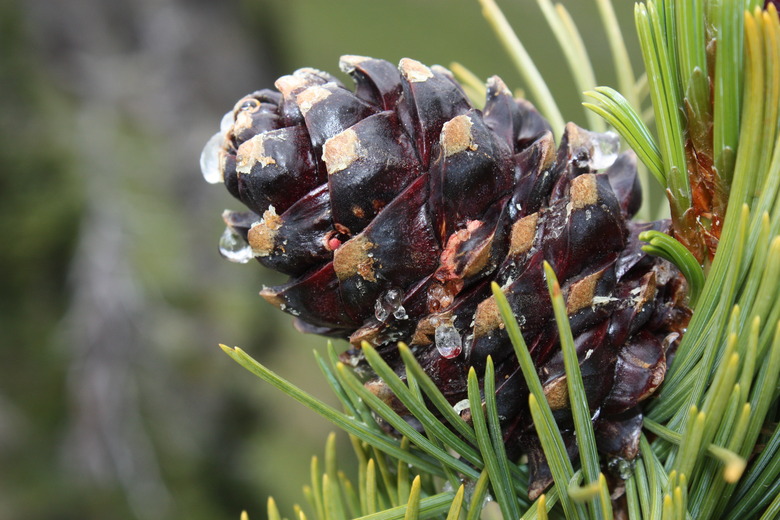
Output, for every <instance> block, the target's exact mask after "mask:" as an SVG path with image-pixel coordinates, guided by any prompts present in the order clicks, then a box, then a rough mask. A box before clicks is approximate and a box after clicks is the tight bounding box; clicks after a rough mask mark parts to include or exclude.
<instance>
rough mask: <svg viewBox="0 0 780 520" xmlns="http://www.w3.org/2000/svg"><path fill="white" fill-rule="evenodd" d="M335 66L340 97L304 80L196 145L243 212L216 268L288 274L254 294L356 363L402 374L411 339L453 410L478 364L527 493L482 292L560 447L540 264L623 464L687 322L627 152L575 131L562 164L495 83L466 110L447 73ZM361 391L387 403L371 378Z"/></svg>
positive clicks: (535, 117) (602, 426)
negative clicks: (491, 384) (508, 328)
mask: <svg viewBox="0 0 780 520" xmlns="http://www.w3.org/2000/svg"><path fill="white" fill-rule="evenodd" d="M341 68H342V70H344V71H345V72H347V73H348V74H349V75H351V76H352V78H353V79H354V80H355V83H356V90H355V92H354V93H353V92H352V91H350V90H348V89H346V88H345V87H344V86H343V85H342V84H341V83H340V82H339V81H338V80H337V79H336V78H334V77H333V76H331V75H329V74H326V73H323V72H321V71H317V70H313V69H301V70H298V71H296V72H295V73H293V74H292V75H289V76H284V77H282V78H280V79H279V80H277V82H276V88H277V89H278V92H275V91H270V90H261V91H258V92H255V93H253V94H251V95H249V96H246V97H245V98H243V99H242V100H240V101H239V102H238V103H237V104H236V106H235V108H234V109H233V111H232V112H229V113H228V114H226V117H225V118H224V119H223V126H222V131H221V132H219V133H218V134H217V135H215V136H214V137H213V138H212V140H211V141H210V142H209V144H207V146H206V149H205V150H204V155H203V158H202V166H203V168H204V174H205V175H206V176H207V178H210V179H211V180H212V181H220V180H224V183H225V185H226V186H227V188H228V190H229V191H230V193H232V194H233V195H234V196H235V197H237V198H238V199H239V200H241V201H242V202H243V203H244V204H245V205H246V206H247V207H248V208H249V210H250V211H249V212H241V213H235V212H230V211H226V212H225V213H224V215H223V217H224V220H225V222H226V223H227V226H228V229H227V230H226V235H225V236H224V237H223V250H225V253H226V254H227V255H228V256H231V257H233V258H235V259H239V260H247V259H249V258H251V257H254V258H257V260H259V261H260V263H262V264H263V265H265V266H267V267H270V268H272V269H275V270H277V271H281V272H283V273H285V274H288V275H290V277H291V278H290V281H289V283H287V284H285V285H282V286H279V287H270V288H264V289H263V290H262V292H261V295H262V296H263V297H264V298H265V299H266V300H267V301H269V302H270V303H272V304H274V305H276V306H277V307H279V308H280V309H282V310H283V311H285V312H288V313H290V314H292V315H293V316H295V317H296V320H295V321H296V324H297V326H298V328H299V329H301V330H303V331H306V332H315V333H318V334H324V335H328V336H334V337H339V338H345V339H348V340H349V341H350V342H351V344H352V347H353V348H352V349H351V350H349V351H347V352H346V353H345V354H344V357H345V358H347V359H348V360H350V361H352V362H353V364H356V363H358V362H360V359H361V354H360V345H361V342H362V341H367V342H369V343H371V344H372V345H374V346H375V347H376V348H377V349H378V351H379V353H380V354H381V355H382V356H383V357H384V358H385V359H386V360H387V361H388V363H390V364H391V365H392V366H394V367H396V368H397V370H398V372H399V373H402V372H403V368H402V364H401V361H400V359H399V356H398V353H397V348H396V343H397V342H398V341H404V342H406V343H407V344H409V345H410V347H412V350H413V352H414V353H415V355H416V356H417V358H418V359H419V361H420V363H421V364H422V366H423V367H424V368H425V370H426V372H427V373H428V374H429V375H430V376H431V378H432V379H433V380H434V381H435V382H436V383H437V385H438V387H439V388H440V390H441V391H442V392H443V393H444V394H445V395H446V396H447V398H448V399H449V400H450V402H452V403H453V404H456V403H458V402H459V401H461V400H463V399H465V398H466V375H467V370H468V367H470V366H475V367H476V368H477V370H478V373H479V372H482V371H483V370H484V366H485V363H486V359H487V356H492V359H493V361H494V362H495V364H496V372H497V378H498V381H499V382H500V384H499V385H498V388H499V389H498V390H497V401H498V405H499V415H500V416H501V417H502V421H503V423H502V427H503V428H504V434H505V440H506V443H507V447H508V449H509V450H510V453H513V454H516V453H519V451H520V450H523V451H525V452H526V453H528V455H529V460H530V463H531V467H532V473H533V475H532V484H531V490H530V493H531V495H532V497H534V496H536V495H538V494H539V493H541V491H542V490H543V489H544V487H545V486H546V485H547V484H548V483H549V482H550V481H551V479H550V476H549V472H548V470H547V468H546V465H545V464H544V458H543V455H542V453H541V449H540V448H539V445H538V440H537V439H536V438H535V436H534V433H533V428H532V426H531V423H530V417H529V413H528V410H527V404H526V403H527V389H526V386H525V383H524V381H523V376H522V374H521V372H520V370H519V368H518V364H517V360H516V358H515V356H514V352H513V349H512V346H511V344H510V342H509V339H508V337H507V334H506V332H505V331H504V330H503V324H502V323H501V319H500V317H499V315H498V312H497V308H496V305H495V300H494V298H493V297H492V296H491V292H490V282H492V281H496V282H497V283H498V284H499V285H500V286H501V287H502V290H503V292H504V294H505V295H506V297H507V299H508V300H509V302H510V304H511V306H512V309H513V310H514V313H515V315H516V316H517V319H518V321H519V323H520V325H521V329H522V332H523V335H524V337H525V339H526V342H527V343H528V346H529V349H530V351H531V354H532V356H533V358H534V361H535V363H536V364H537V367H538V373H539V375H540V378H541V379H542V382H543V384H544V388H545V392H546V394H547V397H548V401H549V402H550V404H551V406H552V408H553V410H554V411H555V412H556V414H557V415H558V417H557V419H558V420H559V424H560V426H561V428H562V429H563V430H564V433H565V434H566V435H565V437H566V438H567V439H568V441H569V443H570V447H571V449H572V452H574V451H576V445H575V443H574V437H573V430H572V423H571V416H570V413H569V411H568V398H567V391H566V384H565V374H564V367H563V361H562V356H561V351H560V346H559V341H558V332H557V327H556V324H555V320H554V318H553V312H552V306H551V302H550V298H549V295H548V291H547V287H546V283H545V280H544V274H543V270H542V264H543V261H545V260H546V261H547V262H549V263H550V264H551V266H552V267H553V269H554V270H555V272H556V274H557V276H558V279H559V281H560V283H561V287H562V290H563V294H564V296H565V298H566V302H567V307H568V313H569V318H570V320H571V327H572V331H573V333H574V337H575V342H576V347H577V351H578V353H579V355H580V363H581V370H582V374H583V379H584V382H585V386H586V390H587V394H588V397H589V402H590V405H591V407H592V409H593V410H594V416H595V417H596V419H595V429H596V432H597V437H598V446H599V449H600V450H601V451H602V452H603V453H604V454H606V455H607V456H608V457H617V458H619V459H628V460H631V459H633V458H634V457H635V456H636V453H637V448H638V439H639V432H640V429H641V422H642V416H641V413H640V411H639V409H638V407H637V405H638V404H639V403H640V402H641V401H642V400H644V399H646V398H647V397H648V396H649V395H651V394H652V393H653V391H654V390H655V389H656V388H657V387H658V385H660V384H661V382H662V380H663V378H664V374H665V371H666V360H667V349H668V347H669V343H670V341H669V339H670V338H671V337H673V335H674V334H675V331H679V330H680V329H681V328H682V327H683V326H684V323H685V320H686V317H687V311H686V309H685V308H684V306H683V305H682V303H681V301H682V299H683V296H684V294H683V286H684V284H683V282H682V278H681V276H680V275H679V273H678V272H677V271H676V270H675V269H674V268H673V267H672V266H671V265H670V264H668V263H667V262H665V261H663V260H659V259H657V258H654V257H650V256H648V255H646V254H645V253H644V252H643V251H642V250H641V248H640V242H639V240H638V238H637V236H638V234H639V233H640V232H641V231H644V230H648V229H656V230H661V231H668V229H669V223H668V222H667V221H661V222H653V223H634V222H631V221H630V220H629V219H630V218H631V217H632V216H633V214H634V213H635V212H636V210H637V209H638V207H639V205H640V203H641V193H640V187H639V184H638V181H637V176H636V157H635V156H634V154H633V153H631V152H626V153H623V154H622V155H619V156H618V155H617V150H618V138H617V136H616V135H614V134H597V133H592V132H588V131H586V130H583V129H581V128H578V127H577V126H576V125H574V124H571V123H570V124H569V125H567V127H566V130H565V133H564V135H563V138H562V140H561V144H560V146H559V147H558V149H557V151H556V149H555V144H554V141H553V137H552V134H551V132H550V127H549V125H548V124H547V122H546V121H545V120H544V119H543V118H542V117H541V116H540V115H539V114H538V113H537V112H536V110H535V109H534V108H533V106H532V105H531V104H530V103H528V102H527V101H524V100H517V99H514V98H513V97H512V95H511V94H510V92H509V90H508V89H507V87H506V86H505V85H504V83H503V82H502V81H501V80H500V79H499V78H498V77H493V78H491V79H490V80H489V81H488V84H487V103H486V105H485V108H484V110H482V111H480V110H477V109H475V108H473V107H472V106H471V104H470V103H469V101H468V99H467V98H466V96H465V94H464V92H463V90H462V89H461V87H460V86H459V85H458V84H457V82H456V81H455V80H454V79H453V77H452V75H451V73H450V72H449V71H447V70H446V69H443V68H441V67H436V66H434V67H431V68H429V67H426V66H425V65H423V64H421V63H419V62H417V61H414V60H410V59H403V60H401V63H400V66H399V67H398V68H397V69H396V67H394V66H392V65H391V64H390V63H388V62H386V61H382V60H376V59H371V58H363V57H356V56H346V57H343V58H342V60H341ZM599 172H601V173H599ZM665 338H666V341H665ZM367 385H368V386H369V388H372V389H373V390H374V391H376V392H377V393H378V394H379V395H385V394H386V392H383V390H382V385H383V383H381V382H380V381H370V382H369V383H367ZM398 411H399V413H401V414H408V412H407V411H406V410H403V409H398Z"/></svg>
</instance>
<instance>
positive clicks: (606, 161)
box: [590, 132, 620, 170]
mask: <svg viewBox="0 0 780 520" xmlns="http://www.w3.org/2000/svg"><path fill="white" fill-rule="evenodd" d="M590 142H591V145H592V147H593V148H592V150H591V152H590V168H591V169H592V170H603V169H604V168H609V167H610V166H612V164H613V163H614V162H615V161H616V160H617V157H618V152H620V137H619V136H618V135H617V134H616V133H615V132H605V133H603V134H600V133H597V132H590Z"/></svg>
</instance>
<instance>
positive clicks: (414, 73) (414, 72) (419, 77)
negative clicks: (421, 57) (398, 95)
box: [398, 58, 433, 83]
mask: <svg viewBox="0 0 780 520" xmlns="http://www.w3.org/2000/svg"><path fill="white" fill-rule="evenodd" d="M398 68H399V69H400V71H401V74H403V75H404V77H405V78H406V79H407V81H409V82H410V83H422V82H424V81H428V80H429V79H431V78H432V77H433V71H432V70H431V69H430V68H429V67H426V66H425V65H423V64H422V63H420V62H419V61H417V60H413V59H410V58H403V59H402V60H401V62H400V63H399V64H398Z"/></svg>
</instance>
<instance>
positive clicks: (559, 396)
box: [543, 376, 569, 410]
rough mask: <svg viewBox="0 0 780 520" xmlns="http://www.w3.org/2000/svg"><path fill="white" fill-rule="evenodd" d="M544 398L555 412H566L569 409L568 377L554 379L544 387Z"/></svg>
mask: <svg viewBox="0 0 780 520" xmlns="http://www.w3.org/2000/svg"><path fill="white" fill-rule="evenodd" d="M543 390H544V396H545V397H546V398H547V403H548V404H549V405H550V408H551V409H553V410H564V409H566V408H568V407H569V388H568V385H567V384H566V376H561V377H559V378H557V379H553V380H552V381H550V382H549V383H547V384H546V385H545V386H544V389H543Z"/></svg>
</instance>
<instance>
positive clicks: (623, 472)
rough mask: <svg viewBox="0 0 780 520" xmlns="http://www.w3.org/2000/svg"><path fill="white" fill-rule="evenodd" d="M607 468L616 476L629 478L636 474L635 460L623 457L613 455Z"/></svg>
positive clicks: (624, 478) (622, 478) (623, 478)
mask: <svg viewBox="0 0 780 520" xmlns="http://www.w3.org/2000/svg"><path fill="white" fill-rule="evenodd" d="M607 470H608V471H609V472H610V474H611V475H612V476H614V477H617V478H619V479H621V480H628V479H629V478H631V475H633V474H634V462H633V461H630V460H627V459H624V458H623V457H612V458H611V459H609V461H608V462H607Z"/></svg>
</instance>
